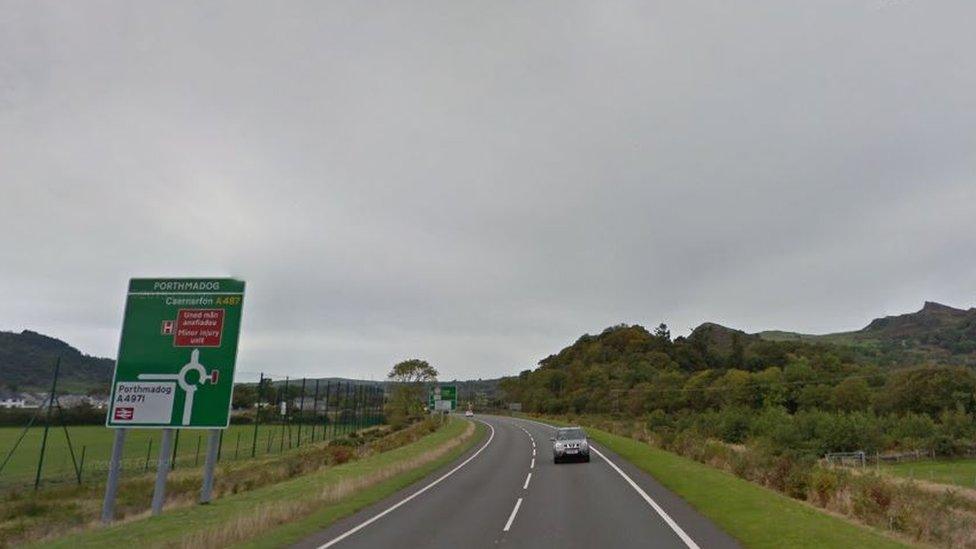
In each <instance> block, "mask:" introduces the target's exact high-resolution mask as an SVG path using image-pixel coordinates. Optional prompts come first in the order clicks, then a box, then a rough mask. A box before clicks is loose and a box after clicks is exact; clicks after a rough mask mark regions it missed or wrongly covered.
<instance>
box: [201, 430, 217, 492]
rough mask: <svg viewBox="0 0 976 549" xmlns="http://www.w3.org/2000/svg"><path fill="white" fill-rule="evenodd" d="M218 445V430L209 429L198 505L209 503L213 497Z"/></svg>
mask: <svg viewBox="0 0 976 549" xmlns="http://www.w3.org/2000/svg"><path fill="white" fill-rule="evenodd" d="M219 444H220V429H211V430H210V434H209V436H208V437H207V461H206V463H205V465H204V466H203V487H202V488H201V489H200V503H202V504H207V503H210V500H211V497H212V496H213V484H214V469H215V468H216V466H217V447H218V445H219Z"/></svg>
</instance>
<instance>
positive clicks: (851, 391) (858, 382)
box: [830, 377, 871, 412]
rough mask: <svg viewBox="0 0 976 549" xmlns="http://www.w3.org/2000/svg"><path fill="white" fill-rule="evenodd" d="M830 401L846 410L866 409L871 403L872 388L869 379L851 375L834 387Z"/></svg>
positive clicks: (840, 408)
mask: <svg viewBox="0 0 976 549" xmlns="http://www.w3.org/2000/svg"><path fill="white" fill-rule="evenodd" d="M830 403H831V404H832V405H833V406H834V408H836V409H837V410H841V411H844V412H853V411H856V410H866V409H867V408H868V406H869V405H870V404H871V388H870V387H868V382H867V381H865V380H863V379H861V378H854V377H849V378H847V379H845V380H844V381H841V382H840V383H839V384H837V385H836V386H835V387H834V388H833V391H832V392H831V395H830Z"/></svg>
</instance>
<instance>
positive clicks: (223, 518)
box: [43, 419, 486, 548]
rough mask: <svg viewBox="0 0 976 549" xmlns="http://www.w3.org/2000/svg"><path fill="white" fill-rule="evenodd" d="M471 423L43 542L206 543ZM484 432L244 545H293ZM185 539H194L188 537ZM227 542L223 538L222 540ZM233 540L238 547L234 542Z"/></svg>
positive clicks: (408, 456) (479, 430)
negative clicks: (284, 478) (270, 481)
mask: <svg viewBox="0 0 976 549" xmlns="http://www.w3.org/2000/svg"><path fill="white" fill-rule="evenodd" d="M468 425H469V422H467V421H463V420H457V419H455V420H452V421H451V422H449V423H448V424H447V425H445V426H444V427H443V428H441V429H439V430H438V431H436V432H434V433H431V434H429V435H427V436H424V437H423V438H421V439H420V440H417V441H416V442H413V443H411V444H407V445H406V446H401V447H399V448H396V449H393V450H390V451H387V452H383V453H380V454H376V455H373V456H370V457H367V458H364V459H361V460H358V461H353V462H350V463H346V464H344V465H339V466H335V467H329V468H327V469H324V470H322V471H320V472H316V473H312V474H309V475H304V476H301V477H298V478H294V479H291V480H288V481H285V482H280V483H277V484H274V485H271V486H265V487H263V488H259V489H256V490H252V491H248V492H242V493H239V494H233V495H229V496H226V497H223V498H220V499H218V500H216V501H215V502H214V503H212V504H210V505H207V506H205V507H200V506H187V507H180V508H176V509H171V510H168V511H166V512H165V513H163V515H162V516H160V517H154V518H148V519H142V520H134V521H130V522H124V523H120V524H117V525H115V526H112V527H109V528H102V529H96V530H90V531H87V532H83V533H79V534H73V535H69V536H67V537H65V538H61V539H57V540H53V541H45V542H44V543H43V545H44V546H45V547H47V548H52V547H72V548H77V547H114V546H120V545H141V546H157V545H164V544H169V545H176V546H179V545H181V544H182V545H190V546H194V545H200V546H208V545H210V544H212V543H215V544H217V545H221V544H223V543H219V542H216V541H214V539H213V538H208V537H207V536H208V533H210V532H213V531H215V530H216V531H220V530H221V529H222V528H226V527H227V525H232V526H233V525H235V524H244V525H247V524H249V523H248V521H250V520H254V517H257V516H260V515H261V514H262V513H267V512H269V510H271V511H273V510H274V509H276V508H278V507H277V506H285V507H287V506H288V505H289V504H291V503H295V502H298V503H300V502H302V501H303V500H309V501H312V502H314V501H315V500H314V498H315V497H316V495H317V494H320V493H322V492H323V491H325V490H327V489H328V488H329V487H330V486H338V485H342V484H350V483H351V484H355V483H356V482H357V479H367V478H369V477H370V475H374V474H376V473H377V472H378V471H381V470H383V469H389V468H391V467H397V465H398V464H402V463H405V462H409V461H410V460H413V459H417V458H418V457H419V456H422V455H424V454H425V453H427V452H431V451H433V450H436V449H437V448H440V447H443V446H444V445H445V444H447V443H450V442H452V441H454V440H457V439H458V437H460V436H461V435H462V433H463V432H464V431H465V430H466V429H467V428H468ZM485 435H486V429H485V428H484V426H483V425H481V424H477V427H476V430H475V432H474V434H473V436H470V437H469V438H468V439H467V440H466V441H465V442H464V443H462V444H460V445H457V446H456V447H454V448H453V449H451V450H450V451H449V452H447V453H445V454H443V455H441V456H440V457H438V458H437V459H434V460H432V461H429V462H427V463H424V464H423V465H419V466H417V467H413V468H409V469H408V470H405V471H403V472H399V473H398V474H396V475H394V476H392V477H390V478H388V479H386V480H384V481H382V482H379V483H376V484H371V485H367V486H365V487H364V488H363V489H359V490H355V491H353V492H352V493H350V494H349V495H347V496H344V497H342V498H341V499H340V500H339V501H336V502H334V503H321V504H318V505H314V506H313V508H312V509H311V512H310V513H308V514H297V515H295V516H290V517H289V518H288V520H286V521H282V522H283V524H280V525H279V526H277V527H271V528H263V529H261V530H260V534H259V535H258V537H256V538H251V537H250V536H248V538H249V540H248V542H247V544H246V546H251V547H280V546H283V545H288V544H290V543H294V542H296V541H298V540H300V539H302V538H303V537H304V536H306V535H308V534H309V533H312V532H315V531H317V530H320V529H322V528H325V527H326V526H328V525H329V524H331V523H332V522H334V521H336V520H338V519H339V518H342V517H344V516H348V515H350V514H352V513H355V512H356V511H358V510H359V509H362V508H363V507H366V506H368V505H370V504H372V503H374V502H376V501H378V500H380V499H382V498H384V497H387V496H389V495H391V494H394V493H396V492H397V491H398V490H401V489H403V488H405V487H407V486H409V485H410V484H412V483H413V482H416V481H417V480H419V479H421V478H423V477H425V476H426V475H428V474H430V473H432V472H433V471H435V470H437V469H438V468H439V467H442V466H444V465H445V464H447V463H450V462H451V461H453V460H455V459H457V457H458V456H460V455H461V454H462V453H464V452H465V451H466V450H467V449H468V448H470V447H471V446H472V445H474V444H475V443H477V442H478V441H479V440H482V439H483V438H484V437H485ZM186 536H200V537H198V538H189V539H190V541H187V540H188V538H187V537H186ZM225 542H226V540H225ZM232 544H233V545H238V546H240V545H243V543H242V542H241V541H240V540H235V541H233V542H232Z"/></svg>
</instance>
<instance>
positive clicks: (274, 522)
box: [174, 423, 475, 549]
mask: <svg viewBox="0 0 976 549" xmlns="http://www.w3.org/2000/svg"><path fill="white" fill-rule="evenodd" d="M474 431H475V427H474V424H473V423H469V424H468V426H467V428H466V429H465V431H464V433H463V434H462V435H461V436H460V437H457V438H454V439H451V440H449V441H448V442H446V443H445V444H442V445H441V446H439V447H438V448H435V449H433V450H429V451H427V452H424V453H423V454H420V455H418V456H415V457H413V458H411V459H408V460H404V461H400V462H397V463H393V464H390V465H388V466H386V467H381V468H378V469H375V470H373V471H370V472H369V473H368V474H366V475H362V476H358V477H354V478H346V479H341V480H339V481H338V482H334V483H331V484H326V485H324V486H322V487H321V489H320V490H319V491H318V492H317V493H314V494H313V495H312V496H311V497H307V498H304V499H299V500H286V501H273V502H268V503H264V504H261V505H259V506H258V507H257V509H255V510H254V511H253V512H251V513H248V514H246V515H242V516H239V517H237V518H235V519H232V520H230V521H226V522H223V523H221V524H218V525H215V526H214V527H212V528H209V529H206V530H202V531H198V532H194V533H193V534H190V535H187V536H185V537H183V538H182V539H181V540H180V541H179V542H178V543H176V544H174V545H175V546H179V547H182V548H184V549H195V548H197V547H228V546H231V545H234V544H236V543H240V542H242V541H246V540H248V539H251V538H252V537H254V536H255V535H257V534H259V533H262V532H264V531H267V530H268V529H271V528H274V527H275V526H279V525H282V524H285V523H287V522H291V521H294V520H297V519H300V518H303V517H306V516H308V515H310V514H311V513H312V512H314V511H315V510H317V509H319V508H320V507H322V506H325V505H331V504H335V503H338V502H340V501H342V500H343V499H345V498H346V497H348V496H350V495H351V494H354V493H357V492H359V491H361V490H363V489H365V488H368V487H370V486H374V485H376V484H379V483H381V482H383V481H386V480H389V479H390V478H393V477H395V476H397V475H399V474H401V473H404V472H407V471H410V470H413V469H416V468H418V467H422V466H424V465H426V464H428V463H431V462H433V461H435V460H437V459H439V458H441V457H442V456H444V455H446V454H447V453H449V452H451V451H452V450H454V449H455V448H457V447H458V446H460V445H462V444H464V443H465V442H466V441H467V440H468V439H469V438H470V437H471V436H473V435H474Z"/></svg>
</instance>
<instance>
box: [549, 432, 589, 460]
mask: <svg viewBox="0 0 976 549" xmlns="http://www.w3.org/2000/svg"><path fill="white" fill-rule="evenodd" d="M550 440H552V462H553V463H560V462H563V461H567V460H580V461H585V462H589V461H590V443H589V441H587V440H586V433H585V432H583V429H582V428H580V427H562V428H559V429H556V436H554V437H553V438H551V439H550Z"/></svg>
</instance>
